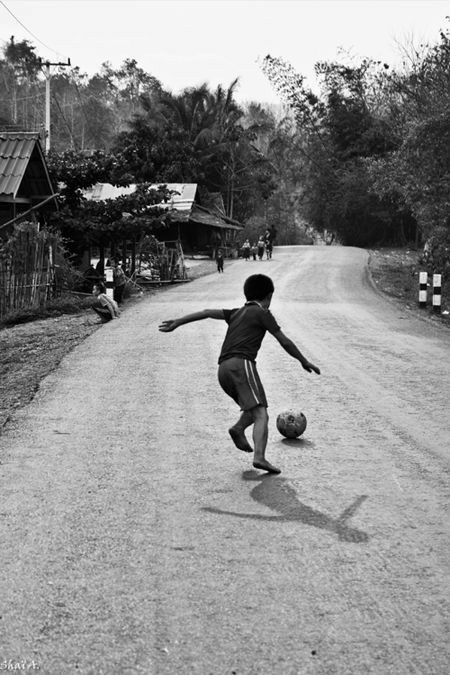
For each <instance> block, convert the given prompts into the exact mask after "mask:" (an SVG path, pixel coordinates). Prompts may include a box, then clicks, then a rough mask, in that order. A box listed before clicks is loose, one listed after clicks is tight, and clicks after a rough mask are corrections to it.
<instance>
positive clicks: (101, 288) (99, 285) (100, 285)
mask: <svg viewBox="0 0 450 675" xmlns="http://www.w3.org/2000/svg"><path fill="white" fill-rule="evenodd" d="M94 286H97V288H98V290H99V291H100V293H106V286H105V284H104V283H103V282H102V281H96V282H95V284H94Z"/></svg>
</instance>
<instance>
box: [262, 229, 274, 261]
mask: <svg viewBox="0 0 450 675" xmlns="http://www.w3.org/2000/svg"><path fill="white" fill-rule="evenodd" d="M264 243H265V247H266V256H267V260H270V259H271V258H272V250H273V235H272V232H271V231H270V230H266V233H265V235H264Z"/></svg>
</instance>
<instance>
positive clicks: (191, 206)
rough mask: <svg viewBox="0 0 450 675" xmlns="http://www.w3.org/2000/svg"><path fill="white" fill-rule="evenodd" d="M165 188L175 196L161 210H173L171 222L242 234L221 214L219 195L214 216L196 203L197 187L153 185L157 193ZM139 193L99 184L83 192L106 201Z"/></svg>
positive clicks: (184, 184) (89, 197)
mask: <svg viewBox="0 0 450 675" xmlns="http://www.w3.org/2000/svg"><path fill="white" fill-rule="evenodd" d="M162 185H165V186H166V187H167V189H168V190H170V191H171V192H173V193H174V194H173V195H171V197H170V200H169V201H168V202H166V203H161V204H158V206H162V207H167V209H169V210H170V212H171V213H170V215H171V219H172V220H173V221H174V222H180V223H187V222H188V221H189V220H190V219H191V220H193V221H195V222H197V223H202V224H203V225H209V226H211V227H220V228H221V229H228V230H241V229H242V226H241V225H240V224H239V223H237V222H236V221H231V219H230V218H227V217H226V216H225V214H224V213H220V211H221V210H222V209H223V201H222V197H221V195H220V194H219V197H220V200H218V198H217V195H214V200H213V204H214V207H215V209H214V212H212V211H211V210H209V209H205V208H203V207H201V206H199V205H198V204H196V203H195V195H196V193H197V183H153V184H152V185H151V186H150V187H152V188H154V189H157V188H159V187H160V186H162ZM135 189H136V185H135V184H133V185H128V186H127V187H116V186H114V185H111V184H110V183H97V184H96V185H94V186H93V187H91V188H89V189H87V190H83V195H84V196H85V197H86V199H92V200H96V201H98V200H104V199H116V198H117V197H122V196H123V195H129V194H132V193H133V192H134V191H135ZM223 210H224V209H223Z"/></svg>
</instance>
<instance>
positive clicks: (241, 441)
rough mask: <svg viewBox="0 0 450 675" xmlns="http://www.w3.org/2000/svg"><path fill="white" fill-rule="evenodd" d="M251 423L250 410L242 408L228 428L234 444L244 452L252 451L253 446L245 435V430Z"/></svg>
mask: <svg viewBox="0 0 450 675" xmlns="http://www.w3.org/2000/svg"><path fill="white" fill-rule="evenodd" d="M251 424H253V415H252V413H251V411H250V410H244V411H243V412H242V413H241V416H240V417H239V419H238V421H237V422H236V424H234V425H233V426H232V427H230V428H229V429H228V433H229V434H230V436H231V438H232V440H233V443H234V444H235V446H236V447H237V448H239V450H243V451H244V452H253V448H252V446H251V445H250V443H249V442H248V441H247V438H246V436H245V430H246V428H247V427H249V426H250V425H251Z"/></svg>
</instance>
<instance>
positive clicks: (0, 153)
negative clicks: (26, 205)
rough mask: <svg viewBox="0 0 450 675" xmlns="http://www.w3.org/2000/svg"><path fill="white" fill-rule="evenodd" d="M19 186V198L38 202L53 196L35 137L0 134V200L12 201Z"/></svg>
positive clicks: (26, 133)
mask: <svg viewBox="0 0 450 675" xmlns="http://www.w3.org/2000/svg"><path fill="white" fill-rule="evenodd" d="M24 177H26V180H25V181H24ZM21 186H22V195H20V196H27V197H30V198H32V197H34V196H39V197H41V198H42V197H43V196H47V195H51V194H52V193H53V189H52V186H51V184H50V179H49V176H48V171H47V165H46V163H45V158H44V155H43V153H42V149H41V147H40V144H39V134H38V133H34V132H0V197H1V195H5V196H8V197H10V196H12V197H13V198H14V199H15V198H16V197H17V196H18V193H19V190H20V189H21Z"/></svg>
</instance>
